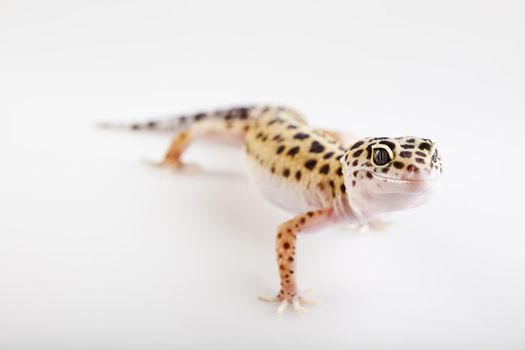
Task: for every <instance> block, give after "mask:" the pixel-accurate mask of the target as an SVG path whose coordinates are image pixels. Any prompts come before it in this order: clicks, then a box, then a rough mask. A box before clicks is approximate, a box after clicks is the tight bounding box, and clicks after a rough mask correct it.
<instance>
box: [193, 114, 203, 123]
mask: <svg viewBox="0 0 525 350" xmlns="http://www.w3.org/2000/svg"><path fill="white" fill-rule="evenodd" d="M194 118H195V120H197V121H199V120H201V119H204V118H206V114H205V113H199V114H196V115H195V117H194Z"/></svg>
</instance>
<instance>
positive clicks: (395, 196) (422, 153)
mask: <svg viewBox="0 0 525 350" xmlns="http://www.w3.org/2000/svg"><path fill="white" fill-rule="evenodd" d="M341 162H342V163H343V169H344V170H343V173H344V176H345V185H346V189H347V193H348V195H349V200H350V205H351V206H352V207H353V208H356V209H357V210H359V211H363V212H368V213H378V212H388V211H395V210H402V209H407V208H411V207H415V206H418V205H421V204H423V203H425V202H426V201H428V199H429V198H430V197H431V195H432V193H433V192H434V191H435V188H436V184H437V182H438V181H437V180H438V179H439V177H440V175H441V173H442V172H443V164H442V159H441V154H440V153H439V152H438V150H437V147H436V144H435V143H434V142H432V141H431V140H429V139H424V138H418V137H412V136H408V137H396V138H389V137H373V138H372V137H369V138H365V139H362V140H359V141H357V142H356V143H354V144H353V145H352V146H351V147H350V148H349V149H348V150H347V151H346V152H345V155H344V156H343V157H342V158H341Z"/></svg>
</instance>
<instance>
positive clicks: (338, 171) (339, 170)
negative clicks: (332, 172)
mask: <svg viewBox="0 0 525 350" xmlns="http://www.w3.org/2000/svg"><path fill="white" fill-rule="evenodd" d="M336 174H337V175H339V176H343V168H342V167H339V168H337V170H336Z"/></svg>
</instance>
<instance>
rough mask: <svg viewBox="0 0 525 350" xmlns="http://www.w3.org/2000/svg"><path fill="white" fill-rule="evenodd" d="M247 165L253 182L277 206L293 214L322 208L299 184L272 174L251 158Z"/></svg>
mask: <svg viewBox="0 0 525 350" xmlns="http://www.w3.org/2000/svg"><path fill="white" fill-rule="evenodd" d="M246 163H247V165H248V166H247V168H248V174H249V177H250V180H251V182H252V183H253V184H254V185H255V187H257V188H258V189H259V190H260V191H261V192H262V194H263V196H264V197H265V198H266V199H267V200H268V201H270V202H271V203H273V204H275V205H276V206H278V207H280V208H282V209H284V210H287V211H289V212H292V213H303V212H306V211H310V210H315V209H319V208H321V207H322V203H321V201H320V200H319V198H317V197H316V196H315V194H312V193H310V192H309V191H308V190H307V189H306V188H304V186H301V185H300V184H299V183H294V182H293V181H291V180H288V179H285V178H284V177H282V176H278V175H274V174H272V173H271V172H270V171H268V170H267V169H265V168H264V167H262V166H261V165H259V164H258V163H257V162H256V161H254V160H252V159H251V158H249V157H246ZM291 176H293V175H291Z"/></svg>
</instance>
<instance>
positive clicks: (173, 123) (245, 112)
mask: <svg viewBox="0 0 525 350" xmlns="http://www.w3.org/2000/svg"><path fill="white" fill-rule="evenodd" d="M260 109H261V108H260V107H251V106H250V107H235V108H229V109H223V110H215V111H211V112H199V113H194V114H181V115H177V116H172V117H167V118H163V119H160V120H149V121H146V122H140V123H128V124H111V123H100V124H99V125H98V126H99V127H100V128H103V129H121V130H132V131H151V132H158V133H173V132H178V131H182V130H186V129H188V128H189V127H191V126H192V125H194V124H196V123H199V122H201V121H210V120H217V121H219V120H225V121H232V122H233V121H243V120H244V121H247V120H249V119H254V118H255V117H256V116H258V115H259V114H260Z"/></svg>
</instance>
